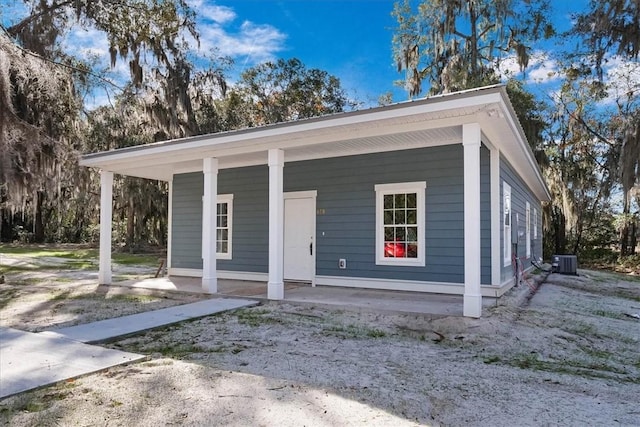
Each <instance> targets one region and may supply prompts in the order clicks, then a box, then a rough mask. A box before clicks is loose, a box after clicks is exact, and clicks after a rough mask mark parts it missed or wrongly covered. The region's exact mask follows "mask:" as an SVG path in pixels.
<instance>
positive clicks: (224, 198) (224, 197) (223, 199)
mask: <svg viewBox="0 0 640 427" xmlns="http://www.w3.org/2000/svg"><path fill="white" fill-rule="evenodd" d="M218 203H226V204H227V229H228V230H229V243H228V245H227V252H226V253H225V252H216V259H232V256H233V194H218V197H217V200H216V212H215V215H218V206H217V204H218ZM216 225H217V223H216ZM217 239H218V227H217V226H216V243H217ZM216 246H217V245H216Z"/></svg>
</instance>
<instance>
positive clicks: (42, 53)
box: [0, 0, 197, 241]
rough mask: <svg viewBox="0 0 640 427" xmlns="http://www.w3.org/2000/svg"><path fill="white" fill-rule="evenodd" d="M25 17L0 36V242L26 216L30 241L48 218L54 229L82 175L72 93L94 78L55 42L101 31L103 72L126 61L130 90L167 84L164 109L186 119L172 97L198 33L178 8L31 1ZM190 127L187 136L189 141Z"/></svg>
mask: <svg viewBox="0 0 640 427" xmlns="http://www.w3.org/2000/svg"><path fill="white" fill-rule="evenodd" d="M24 10H25V11H27V14H26V16H24V17H18V18H17V20H16V22H15V23H14V24H13V25H11V26H10V27H8V28H5V27H3V26H0V107H1V108H0V150H1V152H2V158H1V159H0V182H1V183H2V184H1V185H0V232H4V233H5V235H6V233H7V231H6V229H5V230H1V229H2V227H3V225H2V224H6V225H7V226H10V225H11V224H12V223H13V218H14V217H15V214H16V212H22V213H23V216H24V214H25V213H28V215H26V217H27V218H31V220H30V221H27V222H29V226H30V229H31V230H33V236H34V239H35V240H36V241H43V240H44V239H45V237H47V236H45V224H47V223H48V222H50V221H52V220H53V218H52V216H55V213H56V212H57V213H58V215H57V216H58V221H61V218H62V210H61V206H60V203H63V201H61V199H60V198H61V197H63V191H62V190H63V189H64V188H66V187H67V186H68V185H79V184H78V183H77V182H74V181H73V179H75V178H77V177H79V176H81V175H82V174H81V173H80V174H78V173H76V172H77V171H78V169H77V164H76V162H77V160H76V158H77V152H78V151H81V150H82V148H83V147H81V146H78V141H79V140H80V138H79V135H78V132H79V129H80V128H81V124H82V119H83V117H82V113H83V112H82V107H83V105H82V100H81V98H80V92H79V91H80V88H81V87H82V86H83V85H86V84H88V83H89V81H90V78H89V77H90V76H95V73H93V72H92V70H91V69H90V67H89V65H88V64H86V63H83V62H81V61H80V60H78V59H77V58H74V57H73V56H72V55H71V54H70V53H69V52H63V51H62V50H60V43H59V42H60V39H61V38H62V37H64V35H65V34H66V33H67V32H68V31H70V30H71V29H72V28H73V27H80V28H94V29H98V30H100V31H103V32H104V33H105V34H106V35H107V38H108V41H109V45H110V60H111V61H110V62H111V65H112V66H114V65H115V63H116V62H117V60H118V59H121V60H127V61H128V62H129V69H130V72H131V79H132V82H133V85H134V86H135V87H137V88H141V87H142V86H143V85H144V84H146V82H147V81H148V76H149V75H152V74H154V73H162V72H163V71H164V72H165V74H166V76H167V77H168V78H167V81H169V82H170V83H171V84H169V85H167V87H166V88H165V91H164V92H165V93H164V95H165V96H164V99H163V100H164V101H165V103H166V105H168V109H169V110H170V111H171V112H172V113H175V112H177V111H187V112H189V110H190V105H189V97H188V96H184V92H183V91H182V92H181V90H180V87H179V84H180V82H181V81H184V80H187V81H188V80H189V76H188V74H187V75H186V76H184V74H185V72H184V69H185V67H184V66H183V65H184V64H183V62H182V59H183V55H182V50H183V49H184V48H185V41H184V40H185V38H186V37H187V35H189V36H191V37H194V38H197V33H196V32H195V24H194V14H193V12H192V11H191V10H190V9H189V7H188V5H187V3H186V2H185V1H183V0H130V1H123V2H114V1H112V0H97V1H93V0H38V1H35V2H31V1H25V2H24ZM147 60H148V62H145V61H147ZM146 69H149V70H148V71H149V72H147V71H145V70H146ZM152 69H153V70H152ZM151 71H153V73H151ZM176 76H178V77H176ZM180 77H183V79H182V80H180ZM189 119H192V116H188V120H187V125H186V126H185V128H187V129H188V131H189V132H193V130H192V129H191V127H190V126H191V125H192V124H193V120H191V121H190V120H189ZM175 122H176V120H174V121H173V122H171V125H173V124H174V123H175ZM175 128H176V126H173V127H172V128H171V129H172V130H174V129H175ZM185 133H186V132H185ZM70 183H71V184H70ZM67 196H68V194H67ZM58 229H60V227H58ZM11 232H12V230H9V233H11ZM48 237H49V238H51V237H52V236H51V235H50V236H48Z"/></svg>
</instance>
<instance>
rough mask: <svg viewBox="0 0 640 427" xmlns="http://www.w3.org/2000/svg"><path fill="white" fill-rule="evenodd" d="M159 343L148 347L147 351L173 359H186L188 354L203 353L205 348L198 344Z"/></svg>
mask: <svg viewBox="0 0 640 427" xmlns="http://www.w3.org/2000/svg"><path fill="white" fill-rule="evenodd" d="M157 344H158V345H157V346H155V347H153V348H149V349H147V351H153V352H155V353H160V354H162V355H163V356H164V357H170V358H172V359H184V358H185V357H186V356H188V355H190V354H193V353H202V352H203V351H204V350H203V348H202V347H200V346H199V345H196V344H193V343H191V344H186V343H157Z"/></svg>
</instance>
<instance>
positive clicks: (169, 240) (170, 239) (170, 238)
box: [166, 175, 173, 271]
mask: <svg viewBox="0 0 640 427" xmlns="http://www.w3.org/2000/svg"><path fill="white" fill-rule="evenodd" d="M168 198H169V203H168V205H169V206H168V207H167V222H168V224H167V261H166V267H167V271H169V269H171V245H172V244H173V233H172V232H171V229H172V228H173V175H172V176H171V180H170V181H169V194H168Z"/></svg>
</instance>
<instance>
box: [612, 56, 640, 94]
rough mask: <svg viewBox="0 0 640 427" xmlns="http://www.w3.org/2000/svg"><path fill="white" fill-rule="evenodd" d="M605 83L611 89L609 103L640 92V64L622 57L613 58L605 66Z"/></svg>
mask: <svg viewBox="0 0 640 427" xmlns="http://www.w3.org/2000/svg"><path fill="white" fill-rule="evenodd" d="M605 82H606V83H607V87H608V89H609V97H608V98H609V99H608V100H609V102H613V101H615V100H616V99H619V98H626V97H627V96H628V94H632V96H635V97H636V98H637V96H638V95H637V94H638V93H639V92H640V63H638V62H636V61H630V60H628V59H625V58H621V57H612V58H610V59H609V60H608V61H607V64H606V65H605Z"/></svg>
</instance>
